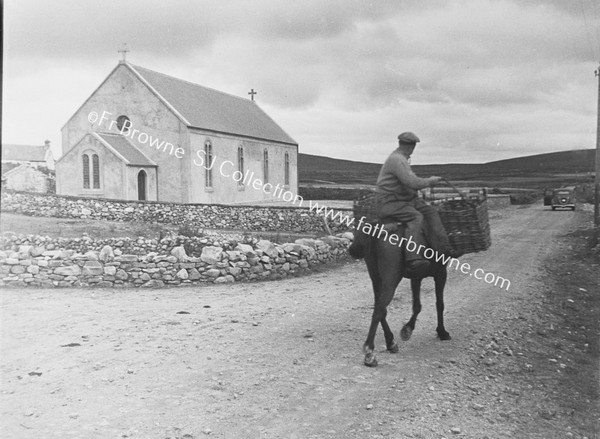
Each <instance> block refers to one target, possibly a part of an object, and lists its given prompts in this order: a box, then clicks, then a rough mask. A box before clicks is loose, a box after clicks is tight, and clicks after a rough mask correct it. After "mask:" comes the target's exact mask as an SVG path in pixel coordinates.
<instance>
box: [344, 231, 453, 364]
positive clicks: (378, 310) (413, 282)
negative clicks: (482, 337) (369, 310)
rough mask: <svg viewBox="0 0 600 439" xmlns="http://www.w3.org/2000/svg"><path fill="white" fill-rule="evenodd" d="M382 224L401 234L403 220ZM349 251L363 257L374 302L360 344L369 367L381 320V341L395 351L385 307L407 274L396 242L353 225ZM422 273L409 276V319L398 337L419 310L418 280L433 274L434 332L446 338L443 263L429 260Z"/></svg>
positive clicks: (409, 328)
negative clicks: (367, 329) (394, 243)
mask: <svg viewBox="0 0 600 439" xmlns="http://www.w3.org/2000/svg"><path fill="white" fill-rule="evenodd" d="M384 227H385V229H386V230H388V231H389V232H394V231H395V232H396V233H397V234H398V235H399V236H404V231H405V224H404V223H392V224H384ZM348 251H349V253H350V255H351V256H352V257H354V258H355V259H362V258H364V259H365V262H366V265H367V270H368V272H369V277H370V278H371V283H372V284H373V293H374V294H375V305H374V307H373V315H372V317H371V326H370V327H369V333H368V335H367V340H366V341H365V344H364V346H363V351H364V354H365V358H364V364H365V365H366V366H369V367H375V366H377V358H376V356H375V353H374V349H375V346H374V341H375V334H376V332H377V327H378V326H379V324H381V328H382V329H383V334H384V336H385V344H386V348H387V350H388V352H391V353H397V352H398V351H399V348H398V345H397V344H396V342H395V341H394V334H393V332H392V330H391V329H390V327H389V325H388V323H387V320H386V317H387V307H388V305H389V304H390V302H391V301H392V299H393V298H394V293H395V291H396V288H397V287H398V284H399V283H400V281H401V280H402V278H403V277H407V278H408V276H406V273H405V263H404V259H405V258H404V248H403V247H400V246H398V245H393V244H392V243H390V242H388V241H387V240H383V239H379V238H378V237H375V236H374V235H373V236H372V235H368V234H366V233H364V232H363V230H361V229H358V228H357V229H356V230H355V233H354V240H353V242H352V244H351V246H350V247H349V249H348ZM422 274H423V276H418V277H417V276H411V277H410V286H411V290H412V316H411V317H410V320H409V321H408V322H407V323H406V324H405V325H404V326H403V327H402V330H401V331H400V338H401V339H402V340H404V341H406V340H409V339H410V337H411V335H412V332H413V330H414V329H415V323H416V321H417V316H418V315H419V313H420V312H421V282H422V281H423V279H424V278H426V277H430V276H431V277H433V279H434V283H435V298H436V302H435V305H436V310H437V328H436V332H437V335H438V337H439V338H440V340H450V339H451V338H452V337H450V334H449V333H448V331H446V328H445V327H444V287H445V285H446V279H447V269H446V265H445V264H443V263H441V262H437V261H433V260H431V261H430V266H429V268H428V269H427V271H426V272H424V273H422Z"/></svg>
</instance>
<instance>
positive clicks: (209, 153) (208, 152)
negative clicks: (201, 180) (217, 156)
mask: <svg viewBox="0 0 600 439" xmlns="http://www.w3.org/2000/svg"><path fill="white" fill-rule="evenodd" d="M204 153H205V157H206V163H207V164H208V166H206V168H205V174H204V176H205V184H206V187H207V188H211V187H213V173H212V168H213V167H212V162H213V148H212V144H211V143H210V142H206V143H205V144H204Z"/></svg>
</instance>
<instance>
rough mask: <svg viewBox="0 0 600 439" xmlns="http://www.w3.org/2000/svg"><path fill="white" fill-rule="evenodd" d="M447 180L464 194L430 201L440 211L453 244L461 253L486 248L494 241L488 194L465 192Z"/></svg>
mask: <svg viewBox="0 0 600 439" xmlns="http://www.w3.org/2000/svg"><path fill="white" fill-rule="evenodd" d="M444 181H446V183H448V184H449V185H450V186H451V187H452V188H453V189H454V190H455V191H456V192H458V193H459V194H460V196H461V198H460V199H456V198H454V199H446V200H438V201H433V202H432V203H431V204H432V205H434V206H435V207H436V208H437V210H438V213H439V214H440V218H441V220H442V224H443V225H444V228H445V229H446V233H447V234H448V238H449V239H450V244H452V246H453V247H454V249H456V250H458V251H460V252H461V253H475V252H479V251H483V250H487V249H488V248H490V245H491V244H492V238H491V235H490V221H489V216H488V209H487V197H486V196H484V195H469V196H466V195H464V194H463V193H462V192H460V191H459V190H458V189H457V188H456V187H454V186H453V185H452V183H450V182H449V181H447V180H444Z"/></svg>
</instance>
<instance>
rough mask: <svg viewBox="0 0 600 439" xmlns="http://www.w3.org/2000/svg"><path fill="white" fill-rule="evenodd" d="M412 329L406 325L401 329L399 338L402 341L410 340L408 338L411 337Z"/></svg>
mask: <svg viewBox="0 0 600 439" xmlns="http://www.w3.org/2000/svg"><path fill="white" fill-rule="evenodd" d="M412 332H413V330H412V328H411V327H410V326H408V323H407V324H406V325H404V326H403V327H402V330H401V331H400V338H401V339H402V340H404V341H407V340H410V336H411V335H412Z"/></svg>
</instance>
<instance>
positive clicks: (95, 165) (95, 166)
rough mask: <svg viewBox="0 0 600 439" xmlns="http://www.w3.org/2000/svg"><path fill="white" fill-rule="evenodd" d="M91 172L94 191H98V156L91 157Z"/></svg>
mask: <svg viewBox="0 0 600 439" xmlns="http://www.w3.org/2000/svg"><path fill="white" fill-rule="evenodd" d="M92 170H93V174H92V175H93V176H94V189H100V159H99V158H98V154H94V155H93V156H92Z"/></svg>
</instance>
